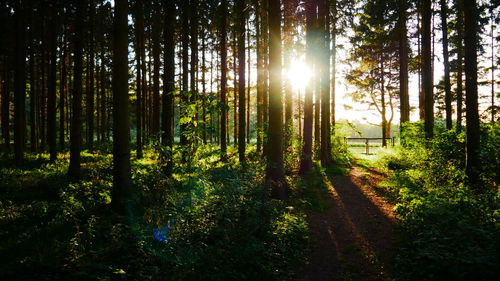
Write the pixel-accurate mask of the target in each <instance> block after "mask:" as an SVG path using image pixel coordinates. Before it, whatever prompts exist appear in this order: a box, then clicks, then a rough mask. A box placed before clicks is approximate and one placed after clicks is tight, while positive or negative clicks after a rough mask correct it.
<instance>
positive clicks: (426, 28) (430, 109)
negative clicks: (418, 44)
mask: <svg viewBox="0 0 500 281" xmlns="http://www.w3.org/2000/svg"><path fill="white" fill-rule="evenodd" d="M431 2H432V1H431V0H422V58H423V66H422V90H423V92H424V97H425V98H424V105H425V106H424V109H425V114H424V115H425V116H424V117H425V118H424V128H425V136H426V137H427V138H428V139H431V138H432V137H433V135H434V132H433V130H434V94H433V85H432V80H433V79H432V50H431V18H432V10H431Z"/></svg>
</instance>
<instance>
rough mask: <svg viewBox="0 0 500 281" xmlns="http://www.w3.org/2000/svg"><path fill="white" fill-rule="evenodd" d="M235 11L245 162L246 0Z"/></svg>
mask: <svg viewBox="0 0 500 281" xmlns="http://www.w3.org/2000/svg"><path fill="white" fill-rule="evenodd" d="M235 13H236V15H238V21H237V23H236V33H237V45H238V47H237V49H238V50H237V51H238V157H239V160H240V162H241V163H245V147H246V142H245V129H246V125H245V121H246V120H245V119H246V118H245V113H246V109H245V108H246V102H245V23H246V16H245V1H244V0H236V6H235Z"/></svg>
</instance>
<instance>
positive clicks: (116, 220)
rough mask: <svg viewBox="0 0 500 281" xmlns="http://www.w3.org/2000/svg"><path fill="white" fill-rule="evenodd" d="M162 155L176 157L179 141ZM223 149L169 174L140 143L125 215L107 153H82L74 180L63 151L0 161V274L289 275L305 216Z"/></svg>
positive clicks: (251, 166)
mask: <svg viewBox="0 0 500 281" xmlns="http://www.w3.org/2000/svg"><path fill="white" fill-rule="evenodd" d="M249 150H250V153H249V155H255V156H258V155H257V154H256V153H254V152H253V151H254V147H250V148H249ZM165 153H167V152H165ZM168 155H170V156H172V157H173V161H174V162H175V163H181V159H182V152H181V151H180V149H178V147H174V149H173V151H168ZM228 155H229V158H228V160H227V161H226V162H221V161H220V160H219V159H220V151H219V150H218V149H217V148H216V147H214V146H213V145H200V144H198V148H197V149H196V151H194V152H193V154H192V158H191V161H192V162H191V165H189V164H187V163H185V164H178V165H175V167H174V170H173V175H172V177H169V178H166V177H165V176H164V171H163V168H162V165H159V163H160V162H159V161H160V160H161V159H160V160H158V159H157V158H158V153H157V152H156V151H155V150H149V149H146V150H145V151H144V158H143V159H140V160H134V161H132V167H131V168H132V180H133V184H134V187H135V188H134V190H135V192H134V195H133V198H132V199H133V202H134V204H132V205H131V215H130V216H128V217H127V218H123V217H118V216H116V215H115V214H113V213H112V212H111V210H110V208H109V206H110V202H111V197H110V196H111V188H112V184H111V182H112V178H111V167H112V157H111V155H99V154H88V153H83V154H82V156H83V158H82V159H83V171H84V177H83V179H82V181H79V182H68V181H67V179H66V170H67V168H66V167H67V164H68V160H67V159H68V155H60V156H61V157H60V160H57V161H56V162H55V163H49V162H48V155H45V154H42V155H41V156H40V157H34V156H32V155H27V161H26V162H27V163H26V166H25V167H23V168H12V167H11V166H10V165H9V164H8V163H7V162H0V178H1V179H2V180H1V182H0V198H1V199H0V238H2V239H1V241H0V279H2V280H32V279H37V280H45V279H47V280H59V279H61V280H68V279H76V280H114V279H129V280H158V279H161V280H236V279H237V280H290V279H292V278H293V273H294V272H295V268H296V267H297V266H299V265H301V264H303V263H304V258H305V253H306V250H307V241H308V228H307V224H306V222H305V219H304V216H303V215H302V213H301V212H300V211H294V210H293V208H288V209H287V208H285V207H286V206H285V205H284V204H283V203H282V202H275V201H270V200H269V199H267V197H266V191H265V190H264V189H263V186H261V185H260V183H261V182H262V181H263V176H264V166H263V163H261V162H262V161H257V160H258V159H259V158H258V157H253V158H252V157H249V161H248V165H247V167H246V168H245V169H244V170H242V169H241V167H240V166H239V164H238V161H237V157H236V156H235V155H236V151H235V150H234V148H232V147H231V148H230V149H229V151H228ZM194 163H195V164H196V165H194ZM169 224H170V225H171V227H170V231H169V234H168V241H167V242H166V243H165V242H160V241H157V240H156V239H155V238H154V235H153V229H158V228H162V227H164V226H166V225H169Z"/></svg>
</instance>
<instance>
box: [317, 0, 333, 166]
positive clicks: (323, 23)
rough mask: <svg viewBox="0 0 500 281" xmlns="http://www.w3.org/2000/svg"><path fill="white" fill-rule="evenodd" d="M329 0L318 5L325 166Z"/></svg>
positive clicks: (327, 156) (328, 159)
mask: <svg viewBox="0 0 500 281" xmlns="http://www.w3.org/2000/svg"><path fill="white" fill-rule="evenodd" d="M328 4H329V1H328V0H320V1H319V5H318V25H319V29H320V31H321V34H320V36H319V37H320V38H319V43H320V46H319V47H320V54H321V60H320V70H321V71H320V75H321V85H320V94H321V143H320V160H321V164H322V165H323V166H327V165H330V164H331V162H332V157H331V154H330V148H331V147H330V36H329V26H330V22H329V21H328V8H327V7H328Z"/></svg>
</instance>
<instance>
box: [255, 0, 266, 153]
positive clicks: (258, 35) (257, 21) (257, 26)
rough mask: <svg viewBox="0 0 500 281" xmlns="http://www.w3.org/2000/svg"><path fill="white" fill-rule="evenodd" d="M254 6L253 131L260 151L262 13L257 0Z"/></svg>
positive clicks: (262, 71) (262, 73)
mask: <svg viewBox="0 0 500 281" xmlns="http://www.w3.org/2000/svg"><path fill="white" fill-rule="evenodd" d="M253 2H254V7H255V32H256V36H255V41H256V43H255V44H256V49H257V54H256V55H257V126H256V128H255V132H256V135H257V152H261V151H262V98H263V91H264V88H263V86H264V81H263V79H264V77H263V76H264V70H263V64H264V62H263V58H264V56H263V54H262V51H263V45H262V38H261V37H262V35H261V34H262V26H261V14H262V5H261V4H260V3H259V1H258V0H254V1H253Z"/></svg>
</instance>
